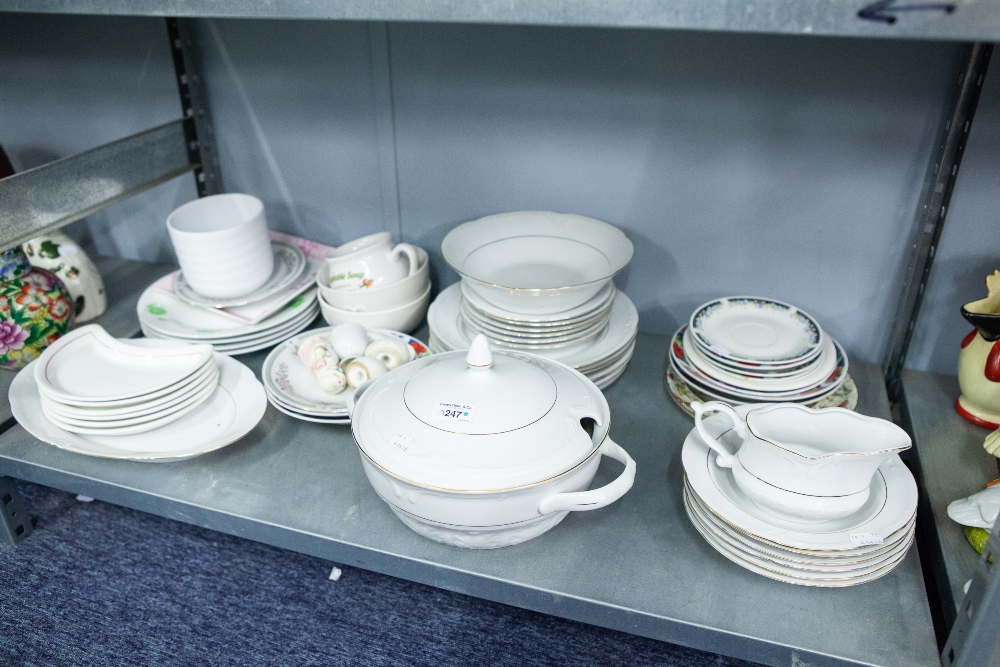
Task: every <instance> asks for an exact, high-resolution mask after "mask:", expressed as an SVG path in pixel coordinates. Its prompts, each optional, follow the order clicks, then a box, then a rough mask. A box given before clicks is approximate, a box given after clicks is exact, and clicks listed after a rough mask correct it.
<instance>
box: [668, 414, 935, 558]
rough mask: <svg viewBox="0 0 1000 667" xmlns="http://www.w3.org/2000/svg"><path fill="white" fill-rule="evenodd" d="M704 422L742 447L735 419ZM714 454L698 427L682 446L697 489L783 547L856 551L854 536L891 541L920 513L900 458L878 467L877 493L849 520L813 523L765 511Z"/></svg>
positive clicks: (725, 515)
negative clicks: (719, 463) (862, 535)
mask: <svg viewBox="0 0 1000 667" xmlns="http://www.w3.org/2000/svg"><path fill="white" fill-rule="evenodd" d="M751 409H752V406H740V407H737V408H736V410H737V412H738V413H739V414H741V415H745V414H746V413H747V412H749V411H750V410H751ZM704 426H705V428H706V429H708V432H709V433H710V434H711V435H713V436H715V437H718V438H719V440H720V442H723V443H725V444H724V446H728V447H729V449H730V451H734V450H735V449H736V447H735V445H734V440H735V439H736V436H735V434H734V432H733V431H732V422H731V421H730V420H729V419H728V418H727V417H726V416H725V415H722V414H716V415H713V416H712V417H709V418H708V419H706V420H705V421H704ZM712 454H713V450H712V449H710V448H709V446H708V445H706V444H705V443H704V441H702V439H701V436H699V435H698V431H697V430H696V429H692V431H691V432H690V433H689V434H688V437H687V438H686V439H685V440H684V446H683V448H682V450H681V460H682V462H683V465H684V471H685V473H687V476H688V481H689V483H690V485H691V488H692V490H693V491H694V492H695V493H696V494H697V495H698V497H699V498H700V499H701V501H702V503H703V504H704V505H705V506H706V507H707V508H708V509H710V510H711V511H712V513H714V514H715V515H717V516H719V517H720V518H721V519H722V520H724V521H725V522H726V523H728V524H729V525H731V526H733V527H734V528H736V529H738V530H740V531H742V532H745V533H747V534H749V535H751V536H753V537H755V538H757V539H762V540H766V541H769V542H772V543H775V544H778V545H781V546H783V547H794V548H797V549H805V550H818V551H845V550H851V549H856V548H857V545H856V544H855V541H853V540H852V539H851V536H852V535H855V536H857V535H860V534H869V533H872V534H875V535H878V536H879V537H881V538H882V539H883V540H885V539H888V538H890V537H891V536H892V535H895V534H896V533H897V531H898V530H899V529H900V528H901V527H903V526H905V525H906V524H907V523H908V522H909V520H910V518H911V517H912V516H913V514H914V512H915V511H916V507H917V485H916V482H914V480H913V475H912V474H910V471H909V470H908V469H907V468H906V466H904V465H903V462H902V461H900V459H899V456H892V457H890V458H889V459H887V460H886V462H885V463H883V464H882V465H881V466H880V467H879V469H878V470H877V471H876V473H875V476H874V477H873V478H872V493H871V496H870V497H869V499H868V501H867V502H866V503H865V505H864V506H863V507H862V508H861V509H860V510H858V511H857V512H855V513H854V514H851V515H850V516H848V517H845V518H843V519H836V520H832V521H826V522H822V523H819V524H816V523H812V524H809V523H796V522H792V521H787V520H784V519H779V518H777V517H774V516H772V515H770V514H768V513H766V512H764V511H763V510H761V509H760V508H759V507H757V506H756V505H755V504H754V503H753V502H752V501H751V500H750V499H749V498H747V497H746V495H745V494H744V493H743V492H742V491H741V490H740V488H739V487H738V486H737V485H736V482H735V481H734V480H733V474H732V471H731V470H729V469H728V468H720V467H719V466H718V465H717V464H716V463H715V456H714V455H712ZM880 482H881V483H880Z"/></svg>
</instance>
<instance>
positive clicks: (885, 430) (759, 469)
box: [691, 401, 911, 496]
mask: <svg viewBox="0 0 1000 667" xmlns="http://www.w3.org/2000/svg"><path fill="white" fill-rule="evenodd" d="M691 407H692V409H694V413H695V418H694V421H695V426H696V427H697V429H698V434H699V435H700V436H701V438H702V440H704V441H705V444H707V445H708V446H709V447H711V448H712V449H713V450H715V452H716V453H717V454H718V456H717V457H716V461H717V463H718V464H719V466H721V467H724V468H733V470H734V473H735V469H736V467H737V465H738V466H739V467H741V468H742V469H743V470H744V471H746V472H747V473H749V474H750V475H752V476H753V477H755V478H756V479H758V480H760V481H762V482H765V483H766V484H770V485H771V486H774V487H777V488H778V489H781V490H784V491H790V492H792V493H798V494H804V495H809V496H850V495H853V494H860V493H863V492H865V491H867V490H868V488H869V487H870V486H871V481H872V475H874V474H875V470H876V469H877V468H878V467H879V466H880V465H881V464H882V463H883V462H884V461H885V460H886V459H887V458H889V457H890V456H892V455H893V454H896V453H898V452H901V451H903V450H904V449H908V448H909V447H910V444H911V443H910V437H909V436H908V435H907V434H906V431H904V430H903V429H901V428H899V427H898V426H896V425H895V424H893V423H892V422H889V421H886V420H884V419H876V418H875V417H865V416H864V415H859V414H857V413H856V412H851V411H850V410H845V409H843V408H826V409H823V410H814V409H812V408H807V407H804V406H801V405H797V404H795V403H775V404H770V405H762V406H760V407H758V408H755V409H752V410H750V411H749V412H747V413H746V417H745V418H744V417H741V416H740V415H739V414H737V412H736V410H735V409H734V408H733V407H732V406H730V405H728V404H726V403H722V402H721V401H710V402H708V403H699V402H694V403H692V404H691ZM712 411H718V412H721V413H724V414H726V415H728V416H729V418H730V419H731V420H732V421H733V430H734V432H735V433H736V435H737V436H738V437H739V438H741V439H742V442H741V443H740V445H739V448H738V449H737V450H736V452H735V453H731V452H729V450H728V449H727V448H726V447H725V446H723V445H722V444H721V443H720V442H719V441H718V440H717V439H716V438H713V437H712V435H711V434H710V433H709V432H708V429H706V428H705V425H704V424H703V420H704V416H705V413H706V412H712ZM740 478H741V476H740V475H735V474H734V479H736V482H737V484H739V485H740V488H743V484H741V483H740ZM744 491H746V489H744Z"/></svg>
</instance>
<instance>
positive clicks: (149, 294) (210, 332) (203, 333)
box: [136, 285, 317, 343]
mask: <svg viewBox="0 0 1000 667" xmlns="http://www.w3.org/2000/svg"><path fill="white" fill-rule="evenodd" d="M316 298H317V297H316V290H315V289H309V290H307V291H305V292H303V293H302V294H300V295H298V296H296V297H295V298H294V299H292V300H291V301H290V302H289V303H288V305H287V306H285V308H284V309H282V310H280V311H278V312H277V313H275V314H274V315H271V316H270V317H267V318H265V319H263V320H261V321H260V322H258V323H256V324H243V323H241V322H237V321H236V320H233V319H231V318H229V317H226V316H225V315H220V314H219V313H217V312H215V311H213V310H212V309H211V308H204V307H202V306H194V305H191V304H190V303H187V302H185V301H183V300H182V299H180V298H179V297H177V296H176V295H174V294H170V293H169V292H164V291H163V290H161V289H159V288H157V287H154V286H152V285H151V286H149V287H147V288H146V291H145V292H143V293H142V295H141V296H140V297H139V303H138V304H137V305H136V312H137V313H138V316H139V323H140V325H142V328H143V330H147V331H152V332H155V333H156V334H157V335H159V336H160V337H163V338H173V339H177V340H182V339H183V340H189V341H197V342H203V343H212V342H224V341H225V340H226V339H229V338H233V337H234V336H243V335H248V334H252V333H263V332H266V331H270V330H273V329H277V328H278V327H280V326H281V325H283V324H286V323H287V322H288V321H290V320H293V319H295V318H296V317H300V316H301V315H302V312H303V311H305V310H308V309H309V308H310V307H312V306H313V305H314V304H316V303H317V301H316Z"/></svg>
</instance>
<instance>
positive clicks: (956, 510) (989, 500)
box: [948, 484, 1000, 530]
mask: <svg viewBox="0 0 1000 667" xmlns="http://www.w3.org/2000/svg"><path fill="white" fill-rule="evenodd" d="M998 515H1000V484H995V485H993V486H991V487H989V488H987V489H985V490H983V491H979V492H977V493H973V494H972V495H971V496H969V497H968V498H959V499H958V500H955V501H952V502H951V504H949V505H948V516H949V517H950V518H951V520H952V521H956V522H958V523H960V524H962V525H963V526H972V527H973V528H983V529H985V530H993V524H995V523H996V520H997V516H998Z"/></svg>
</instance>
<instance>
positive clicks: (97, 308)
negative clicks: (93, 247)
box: [21, 232, 108, 324]
mask: <svg viewBox="0 0 1000 667" xmlns="http://www.w3.org/2000/svg"><path fill="white" fill-rule="evenodd" d="M21 248H22V249H23V250H24V253H25V254H26V255H27V256H28V261H29V262H31V265H32V266H34V267H38V268H40V269H45V270H47V271H51V272H52V273H54V274H56V277H58V278H59V280H61V281H62V282H63V285H65V286H66V288H67V289H69V293H70V295H71V296H72V297H73V314H74V317H75V318H76V319H75V321H76V323H77V324H83V323H84V322H89V321H90V320H93V319H95V318H97V317H100V316H101V315H102V314H104V311H106V310H107V309H108V297H107V295H106V294H105V293H104V279H103V278H101V274H100V272H99V271H98V270H97V267H96V266H94V263H93V262H92V261H90V257H88V256H87V253H85V252H84V251H83V249H82V248H81V247H80V246H78V245H77V244H76V242H75V241H73V239H71V238H70V237H68V236H66V234H64V233H62V232H49V233H47V234H43V235H42V236H39V237H36V238H33V239H31V240H30V241H28V242H27V243H25V244H24V245H22V246H21Z"/></svg>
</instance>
